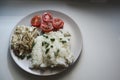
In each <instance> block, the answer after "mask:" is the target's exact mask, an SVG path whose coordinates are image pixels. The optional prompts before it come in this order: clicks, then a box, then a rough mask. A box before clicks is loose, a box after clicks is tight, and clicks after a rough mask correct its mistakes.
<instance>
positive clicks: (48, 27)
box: [40, 22, 53, 32]
mask: <svg viewBox="0 0 120 80" xmlns="http://www.w3.org/2000/svg"><path fill="white" fill-rule="evenodd" d="M40 29H41V30H42V31H43V32H50V31H52V30H53V26H52V24H51V23H46V22H42V24H41V26H40Z"/></svg>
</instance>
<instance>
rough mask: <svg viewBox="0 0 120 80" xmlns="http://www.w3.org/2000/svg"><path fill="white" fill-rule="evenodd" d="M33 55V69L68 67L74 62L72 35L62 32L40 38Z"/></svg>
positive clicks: (51, 33) (50, 33) (37, 40)
mask: <svg viewBox="0 0 120 80" xmlns="http://www.w3.org/2000/svg"><path fill="white" fill-rule="evenodd" d="M46 36H48V37H46ZM51 39H52V40H51ZM43 43H44V44H43ZM48 49H49V50H48ZM47 50H48V51H47ZM31 54H32V66H33V67H34V66H38V67H41V68H42V67H56V66H64V67H68V66H69V65H70V64H71V63H72V62H73V54H72V53H71V50H70V34H69V33H68V32H63V31H61V30H60V31H57V32H49V33H47V34H44V35H41V36H38V37H37V38H36V39H35V45H34V47H33V50H32V53H31Z"/></svg>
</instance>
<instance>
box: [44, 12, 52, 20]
mask: <svg viewBox="0 0 120 80" xmlns="http://www.w3.org/2000/svg"><path fill="white" fill-rule="evenodd" d="M42 19H43V21H45V22H52V19H53V17H52V14H51V13H49V12H45V13H44V14H43V15H42Z"/></svg>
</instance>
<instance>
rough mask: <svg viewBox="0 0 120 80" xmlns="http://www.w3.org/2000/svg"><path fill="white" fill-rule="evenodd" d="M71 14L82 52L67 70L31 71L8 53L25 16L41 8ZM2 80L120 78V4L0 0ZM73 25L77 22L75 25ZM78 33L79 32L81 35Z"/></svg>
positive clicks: (93, 79)
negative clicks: (45, 74) (52, 73)
mask: <svg viewBox="0 0 120 80" xmlns="http://www.w3.org/2000/svg"><path fill="white" fill-rule="evenodd" d="M49 9H50V10H56V11H61V12H63V13H65V14H67V15H69V16H70V17H71V18H72V19H73V20H74V21H75V22H76V23H77V24H78V25H79V28H80V30H81V32H82V36H83V52H82V54H81V56H80V58H79V60H78V61H77V63H76V64H75V65H74V66H73V67H71V68H70V69H68V70H67V71H65V72H63V73H61V74H58V75H55V76H49V77H40V76H34V75H31V74H29V73H27V72H25V71H23V70H22V69H21V68H19V67H18V66H17V65H16V64H15V63H14V61H13V60H12V58H11V56H10V53H9V49H8V48H9V37H10V33H11V31H12V29H13V27H14V26H15V25H16V23H17V22H19V21H20V20H21V19H22V18H23V17H25V16H27V15H28V14H30V13H33V12H35V11H39V10H49ZM0 24H1V25H0V55H1V56H0V80H120V6H118V5H110V4H86V3H79V2H74V0H73V1H69V2H67V1H50V0H49V1H39V0H35V1H34V0H25V1H20V0H17V1H15V0H14V1H2V2H0ZM73 27H74V26H73ZM78 37H79V36H78Z"/></svg>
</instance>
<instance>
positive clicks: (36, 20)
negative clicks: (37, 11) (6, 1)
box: [31, 15, 41, 27]
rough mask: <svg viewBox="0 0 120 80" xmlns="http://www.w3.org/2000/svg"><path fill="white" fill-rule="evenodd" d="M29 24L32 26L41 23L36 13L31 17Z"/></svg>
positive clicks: (37, 25)
mask: <svg viewBox="0 0 120 80" xmlns="http://www.w3.org/2000/svg"><path fill="white" fill-rule="evenodd" d="M31 25H32V26H34V27H39V26H40V25H41V17H40V16H38V15H35V16H34V17H33V18H32V19H31Z"/></svg>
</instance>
